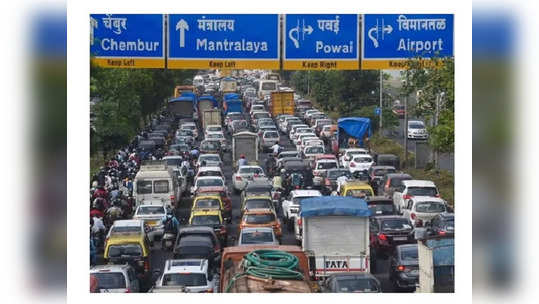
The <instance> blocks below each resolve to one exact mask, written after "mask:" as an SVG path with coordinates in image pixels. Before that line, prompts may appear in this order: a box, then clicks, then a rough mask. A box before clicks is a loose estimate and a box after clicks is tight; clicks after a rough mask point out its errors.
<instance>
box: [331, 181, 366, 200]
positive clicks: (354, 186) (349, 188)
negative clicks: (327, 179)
mask: <svg viewBox="0 0 539 304" xmlns="http://www.w3.org/2000/svg"><path fill="white" fill-rule="evenodd" d="M337 187H338V188H339V195H340V196H353V197H359V198H361V197H362V196H363V197H366V196H374V191H373V190H372V187H371V186H370V185H369V184H367V183H366V182H361V181H359V182H358V181H354V180H348V181H346V182H345V183H343V184H342V185H341V186H340V187H339V185H337Z"/></svg>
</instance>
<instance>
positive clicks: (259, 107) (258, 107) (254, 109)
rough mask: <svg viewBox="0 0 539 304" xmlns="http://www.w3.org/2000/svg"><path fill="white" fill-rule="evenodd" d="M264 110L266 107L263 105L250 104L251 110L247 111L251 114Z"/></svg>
mask: <svg viewBox="0 0 539 304" xmlns="http://www.w3.org/2000/svg"><path fill="white" fill-rule="evenodd" d="M264 111H266V108H265V107H264V105H252V106H251V110H250V111H249V114H250V115H252V114H253V113H254V112H264Z"/></svg>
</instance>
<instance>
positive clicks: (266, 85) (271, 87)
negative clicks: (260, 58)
mask: <svg viewBox="0 0 539 304" xmlns="http://www.w3.org/2000/svg"><path fill="white" fill-rule="evenodd" d="M276 89H277V84H276V83H275V82H263V83H262V90H264V91H271V90H276Z"/></svg>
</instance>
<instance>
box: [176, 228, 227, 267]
mask: <svg viewBox="0 0 539 304" xmlns="http://www.w3.org/2000/svg"><path fill="white" fill-rule="evenodd" d="M173 254H174V259H207V260H208V261H209V262H210V266H217V265H219V264H220V262H221V261H220V259H221V255H220V253H216V252H215V246H214V244H213V241H212V239H211V238H210V237H209V236H205V235H188V236H184V237H182V238H179V239H178V243H177V244H176V246H175V247H174V250H173Z"/></svg>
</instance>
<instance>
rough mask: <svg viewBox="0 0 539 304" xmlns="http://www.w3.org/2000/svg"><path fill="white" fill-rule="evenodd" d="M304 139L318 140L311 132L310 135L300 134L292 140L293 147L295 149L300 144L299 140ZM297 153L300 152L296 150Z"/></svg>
mask: <svg viewBox="0 0 539 304" xmlns="http://www.w3.org/2000/svg"><path fill="white" fill-rule="evenodd" d="M304 138H315V139H318V137H317V136H316V134H314V133H312V131H311V132H310V133H302V134H299V135H298V137H296V139H295V140H294V145H296V148H297V147H298V146H299V145H300V144H301V140H302V139H304ZM298 151H300V150H299V149H298Z"/></svg>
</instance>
